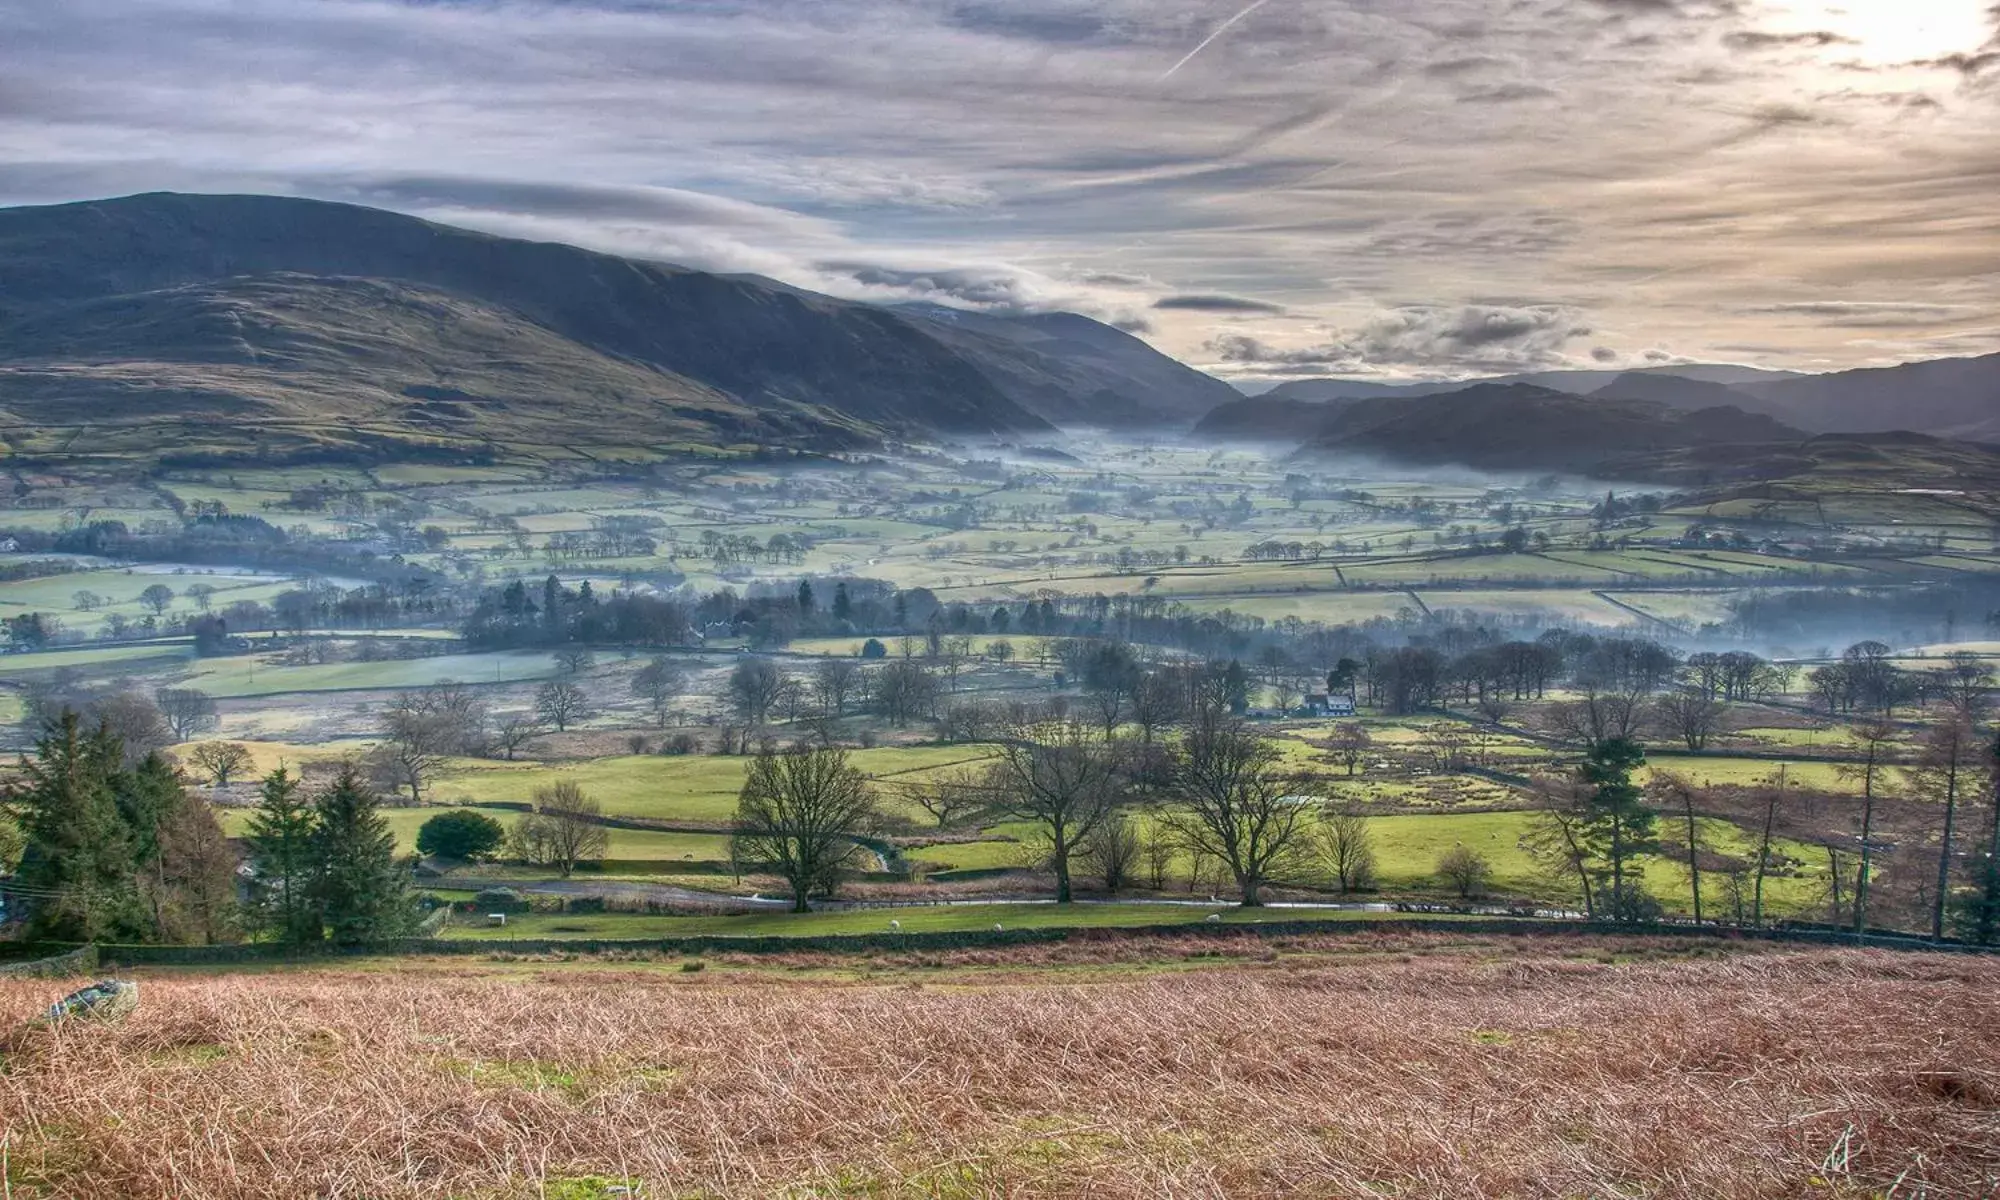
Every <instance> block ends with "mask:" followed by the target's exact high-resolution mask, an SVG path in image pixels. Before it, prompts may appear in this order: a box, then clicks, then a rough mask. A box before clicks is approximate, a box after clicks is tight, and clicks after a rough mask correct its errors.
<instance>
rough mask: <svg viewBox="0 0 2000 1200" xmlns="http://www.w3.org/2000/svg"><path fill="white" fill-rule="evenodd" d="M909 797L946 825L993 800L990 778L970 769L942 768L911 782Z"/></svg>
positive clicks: (983, 807) (978, 809) (979, 810)
mask: <svg viewBox="0 0 2000 1200" xmlns="http://www.w3.org/2000/svg"><path fill="white" fill-rule="evenodd" d="M908 794H909V797H910V799H911V800H913V801H915V802H916V805H917V807H918V808H921V809H923V810H924V811H925V812H927V813H929V814H930V815H931V817H932V818H933V819H934V820H936V821H937V823H938V828H939V829H944V828H947V827H949V826H952V825H956V824H960V823H962V822H964V821H967V820H969V819H971V818H972V817H973V816H974V815H975V814H977V813H980V812H983V811H985V809H986V807H987V806H988V804H989V803H990V799H989V797H988V795H987V790H986V781H985V780H984V779H983V778H982V777H981V776H979V775H978V774H976V773H975V772H973V771H972V770H969V769H961V770H957V771H947V772H940V773H938V774H937V775H935V776H933V777H931V778H930V779H926V780H923V781H922V782H919V783H916V784H913V785H911V786H910V790H909V793H908Z"/></svg>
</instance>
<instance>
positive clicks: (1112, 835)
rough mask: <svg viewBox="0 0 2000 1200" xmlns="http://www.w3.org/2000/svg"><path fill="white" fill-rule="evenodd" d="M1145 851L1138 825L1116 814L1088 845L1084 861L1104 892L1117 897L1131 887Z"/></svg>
mask: <svg viewBox="0 0 2000 1200" xmlns="http://www.w3.org/2000/svg"><path fill="white" fill-rule="evenodd" d="M1143 850H1144V847H1143V846H1142V844H1141V841H1140V837H1139V828H1138V822H1136V821H1134V820H1133V819H1132V818H1131V817H1129V816H1126V815H1125V814H1123V813H1116V814H1113V815H1112V817H1111V819H1110V820H1108V821H1106V822H1104V824H1103V825H1101V826H1099V827H1098V830H1097V832H1096V833H1095V834H1092V835H1091V838H1090V841H1089V842H1087V843H1085V845H1084V847H1083V861H1084V862H1085V863H1086V864H1088V865H1089V867H1090V870H1091V873H1092V874H1094V875H1096V876H1097V877H1098V878H1099V879H1102V880H1103V881H1104V890H1105V891H1107V892H1109V893H1111V894H1112V895H1114V896H1115V895H1117V894H1118V893H1119V892H1120V891H1123V890H1124V889H1125V888H1126V887H1127V886H1129V885H1130V884H1131V882H1132V876H1133V875H1134V874H1135V873H1136V872H1137V871H1138V868H1139V858H1140V855H1141V854H1142V853H1143Z"/></svg>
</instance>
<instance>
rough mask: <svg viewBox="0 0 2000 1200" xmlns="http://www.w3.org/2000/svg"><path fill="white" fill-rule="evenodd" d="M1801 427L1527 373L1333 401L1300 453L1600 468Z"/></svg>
mask: <svg viewBox="0 0 2000 1200" xmlns="http://www.w3.org/2000/svg"><path fill="white" fill-rule="evenodd" d="M1804 436H1805V435H1804V434H1802V433H1801V432H1800V431H1798V430H1796V429H1792V428H1790V427H1788V426H1785V425H1782V424H1780V423H1779V422H1777V421H1774V420H1772V419H1771V418H1769V417H1765V416H1761V415H1757V414H1752V413H1746V412H1744V411H1743V410H1741V409H1738V408H1729V407H1722V408H1707V409H1701V410H1699V411H1696V412H1679V411H1676V410H1674V409H1671V408H1668V407H1667V406H1665V405H1662V404H1653V403H1646V402H1641V401H1632V400H1613V399H1608V398H1604V397H1598V396H1576V395H1572V394H1570V393H1568V392H1559V391H1556V390H1555V389H1553V388H1546V387H1537V386H1535V385H1533V384H1526V383H1512V384H1501V383H1488V384H1479V385H1477V386H1475V387H1471V388H1467V389H1465V390H1463V391H1460V392H1452V393H1446V394H1443V395H1435V396H1418V397H1411V398H1407V399H1378V400H1362V401H1352V402H1347V403H1345V404H1338V405H1337V411H1336V412H1334V413H1331V414H1329V416H1328V417H1327V418H1326V419H1324V420H1323V421H1321V422H1319V423H1318V425H1317V428H1316V432H1315V433H1314V435H1313V436H1312V437H1311V438H1310V439H1309V440H1308V441H1307V442H1306V443H1305V445H1304V446H1303V447H1302V448H1301V450H1300V451H1299V453H1300V455H1301V456H1305V457H1321V456H1335V455H1338V456H1368V457H1379V458H1384V459H1389V460H1393V461H1396V462H1402V463H1414V464H1437V465H1444V464H1453V465H1458V466H1467V467H1476V468H1480V469H1483V470H1491V471H1568V472H1575V473H1580V474H1595V473H1598V472H1599V471H1600V470H1601V469H1602V468H1604V467H1605V466H1606V465H1607V464H1610V463H1613V462H1617V461H1621V460H1628V459H1634V458H1638V457H1641V456H1646V455H1658V454H1662V453H1669V452H1674V451H1681V450H1686V449H1690V448H1693V447H1698V446H1712V445H1727V444H1758V443H1771V442H1787V441H1789V442H1797V441H1799V440H1801V439H1803V438H1804Z"/></svg>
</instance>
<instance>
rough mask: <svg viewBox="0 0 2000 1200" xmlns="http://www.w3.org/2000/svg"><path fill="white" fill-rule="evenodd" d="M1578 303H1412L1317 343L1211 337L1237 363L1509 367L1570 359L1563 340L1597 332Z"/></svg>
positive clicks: (1226, 359)
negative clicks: (1510, 305) (1515, 305)
mask: <svg viewBox="0 0 2000 1200" xmlns="http://www.w3.org/2000/svg"><path fill="white" fill-rule="evenodd" d="M1590 332H1591V329H1590V326H1589V325H1588V324H1587V323H1585V322H1584V321H1583V319H1582V315H1581V314H1580V313H1579V312H1577V310H1575V309H1573V308H1569V307H1566V306H1561V305H1538V306H1534V307H1526V308H1502V307H1494V306H1483V305H1462V306H1450V305H1406V306H1404V307H1401V308H1397V309H1393V310H1389V311H1386V312H1381V313H1377V314H1375V315H1374V316H1372V317H1370V318H1368V319H1367V320H1365V321H1363V322H1362V323H1360V324H1359V325H1357V326H1354V327H1352V328H1350V329H1346V330H1342V331H1339V332H1337V333H1335V334H1334V336H1333V337H1331V338H1329V339H1327V340H1326V341H1324V342H1321V343H1319V344H1316V345H1308V346H1296V347H1281V346H1274V345H1272V344H1270V343H1269V342H1266V341H1264V340H1262V339H1259V338H1257V337H1255V336H1252V335H1248V334H1238V333H1228V334H1223V335H1221V336H1219V337H1216V338H1214V339H1212V340H1211V341H1210V342H1209V343H1208V349H1209V350H1210V351H1211V352H1212V353H1213V354H1214V355H1215V356H1216V357H1217V358H1218V359H1219V360H1220V361H1221V362H1223V363H1227V364H1235V365H1257V366H1265V365H1275V366H1293V367H1297V366H1309V365H1310V366H1323V367H1328V368H1339V369H1342V370H1358V371H1366V372H1371V373H1390V372H1400V371H1411V370H1419V371H1427V372H1436V371H1461V372H1464V371H1472V372H1503V371H1525V370H1536V369H1541V368H1547V367H1555V366H1564V365H1568V364H1569V363H1570V362H1571V359H1570V358H1569V356H1568V355H1567V354H1566V353H1564V347H1566V346H1567V345H1568V344H1569V343H1570V342H1572V341H1574V340H1576V339H1577V338H1582V337H1588V336H1590Z"/></svg>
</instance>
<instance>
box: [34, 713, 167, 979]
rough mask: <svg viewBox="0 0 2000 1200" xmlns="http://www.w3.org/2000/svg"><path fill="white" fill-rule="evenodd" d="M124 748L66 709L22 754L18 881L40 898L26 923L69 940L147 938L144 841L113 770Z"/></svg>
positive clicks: (49, 935) (42, 935)
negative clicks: (138, 838) (136, 834)
mask: <svg viewBox="0 0 2000 1200" xmlns="http://www.w3.org/2000/svg"><path fill="white" fill-rule="evenodd" d="M123 755H124V748H123V747H122V746H120V745H119V744H118V740H117V739H116V738H115V737H113V736H112V735H111V734H110V733H109V731H107V730H106V729H105V728H104V727H103V726H101V725H100V726H99V727H98V728H97V729H95V730H93V731H91V732H89V733H86V732H84V729H83V725H82V721H81V718H79V717H78V716H77V714H76V713H75V712H73V711H67V710H66V711H64V712H63V714H62V715H61V717H60V718H59V719H58V721H57V722H56V724H55V725H54V726H53V727H52V728H51V729H49V731H48V732H47V733H46V734H44V735H43V736H42V737H41V738H40V739H39V740H37V741H36V743H35V753H34V756H33V757H32V758H24V759H22V761H21V767H20V770H21V776H22V778H21V779H20V780H19V781H17V782H16V783H14V784H12V785H10V786H9V788H8V790H7V793H6V795H7V800H8V804H9V807H10V808H12V809H13V810H14V812H15V814H16V819H17V820H18V821H19V823H20V826H21V832H22V835H23V839H24V840H25V842H26V843H27V845H26V847H25V848H24V849H23V850H22V852H21V862H20V866H19V868H18V869H17V870H16V871H15V875H14V879H13V887H12V889H11V890H13V891H15V892H17V893H18V894H21V895H24V896H33V897H35V900H34V902H33V905H32V907H31V909H30V914H29V920H28V932H29V934H30V936H32V937H36V938H46V939H50V940H54V941H65V942H117V941H132V940H138V939H141V938H143V936H144V934H145V932H146V929H145V913H144V910H143V908H142V907H141V905H140V897H139V894H138V891H137V889H136V887H135V885H134V878H133V876H134V863H135V861H136V859H137V858H138V854H139V848H138V847H137V846H136V845H135V844H134V839H133V836H132V833H133V831H132V828H131V826H130V825H129V824H128V823H127V822H126V820H125V819H124V815H123V814H122V813H121V812H120V808H119V804H118V796H117V792H116V790H115V776H116V775H117V774H118V773H119V772H120V771H121V770H122V769H123V768H122V760H123Z"/></svg>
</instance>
